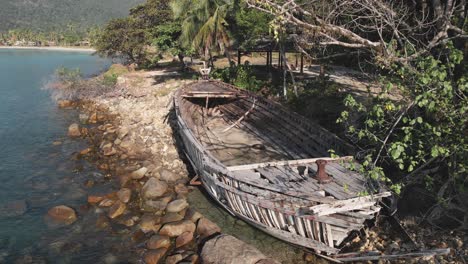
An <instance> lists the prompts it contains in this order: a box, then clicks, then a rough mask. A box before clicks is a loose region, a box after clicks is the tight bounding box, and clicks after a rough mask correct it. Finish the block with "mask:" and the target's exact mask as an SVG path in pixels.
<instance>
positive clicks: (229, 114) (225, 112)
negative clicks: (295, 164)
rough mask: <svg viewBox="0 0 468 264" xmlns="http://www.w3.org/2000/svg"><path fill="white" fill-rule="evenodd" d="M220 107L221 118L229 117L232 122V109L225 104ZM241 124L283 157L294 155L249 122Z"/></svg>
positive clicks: (234, 116) (233, 118)
mask: <svg viewBox="0 0 468 264" xmlns="http://www.w3.org/2000/svg"><path fill="white" fill-rule="evenodd" d="M220 109H221V111H222V113H223V115H224V116H223V118H231V119H232V120H231V121H232V122H233V121H234V120H235V118H236V115H234V114H233V113H232V112H231V111H232V110H229V108H228V107H227V106H221V107H220ZM241 126H243V127H245V128H246V129H247V130H249V131H250V132H251V133H252V134H253V135H255V136H257V137H258V138H261V139H262V140H263V141H265V142H266V143H269V144H270V147H272V148H273V149H275V151H277V152H278V153H282V154H283V155H284V156H285V157H291V158H292V157H294V156H293V153H290V152H289V150H287V149H286V147H285V146H283V145H281V144H277V142H275V141H274V140H273V139H271V138H270V137H267V136H265V135H264V134H263V133H262V131H260V130H259V129H258V128H257V127H255V126H252V125H251V124H249V123H247V122H244V123H243V124H241Z"/></svg>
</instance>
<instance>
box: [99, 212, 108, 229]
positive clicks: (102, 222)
mask: <svg viewBox="0 0 468 264" xmlns="http://www.w3.org/2000/svg"><path fill="white" fill-rule="evenodd" d="M109 225H110V223H109V219H108V218H107V217H106V215H105V214H103V213H101V214H99V216H98V218H97V220H96V227H97V228H99V229H104V228H107V227H108V226H109Z"/></svg>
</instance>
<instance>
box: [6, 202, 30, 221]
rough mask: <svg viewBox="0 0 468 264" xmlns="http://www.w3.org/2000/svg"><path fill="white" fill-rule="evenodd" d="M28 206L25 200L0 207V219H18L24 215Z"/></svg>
mask: <svg viewBox="0 0 468 264" xmlns="http://www.w3.org/2000/svg"><path fill="white" fill-rule="evenodd" d="M27 210H28V204H27V203H26V201H25V200H17V201H11V202H8V203H6V204H5V205H3V206H0V217H2V216H5V217H18V216H21V215H23V214H25V213H26V211H27Z"/></svg>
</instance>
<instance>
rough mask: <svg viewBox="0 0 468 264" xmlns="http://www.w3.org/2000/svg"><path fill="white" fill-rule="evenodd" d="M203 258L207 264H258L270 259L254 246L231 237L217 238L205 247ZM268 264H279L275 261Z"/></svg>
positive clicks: (222, 236) (202, 253)
mask: <svg viewBox="0 0 468 264" xmlns="http://www.w3.org/2000/svg"><path fill="white" fill-rule="evenodd" d="M201 257H202V260H203V263H205V264H256V263H258V262H260V261H263V263H265V262H264V261H266V260H267V259H268V258H267V257H266V256H265V255H263V254H262V252H260V251H259V250H258V249H256V248H254V247H253V246H251V245H249V244H246V243H244V242H242V241H241V240H239V239H237V238H235V237H233V236H229V235H221V236H217V237H215V238H213V239H211V240H209V241H208V242H206V243H205V245H204V246H203V249H202V252H201ZM268 263H278V262H276V261H274V260H271V262H268Z"/></svg>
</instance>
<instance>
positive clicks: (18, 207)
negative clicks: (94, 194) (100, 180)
mask: <svg viewBox="0 0 468 264" xmlns="http://www.w3.org/2000/svg"><path fill="white" fill-rule="evenodd" d="M109 64H110V62H109V60H106V59H101V58H99V57H96V56H92V55H91V53H89V52H68V51H42V50H14V49H0V263H13V262H15V261H16V262H18V261H19V262H20V261H26V262H28V261H29V260H31V259H32V262H34V263H41V262H47V263H50V262H52V263H67V262H68V263H69V262H80V261H84V260H90V259H95V258H97V257H100V256H98V255H93V254H95V253H89V251H88V252H87V253H83V254H81V253H80V254H78V256H73V254H71V253H70V254H68V255H70V256H65V255H66V254H67V250H66V249H67V248H72V250H71V251H73V249H74V248H77V249H80V250H82V249H85V248H86V245H83V244H73V243H72V244H70V243H71V241H70V240H69V239H68V238H74V236H76V234H80V233H84V232H83V231H82V230H80V228H81V227H80V226H77V225H73V226H68V227H62V228H51V227H49V226H47V225H46V223H45V221H44V215H46V214H47V211H48V210H49V209H50V208H51V207H53V206H56V205H60V204H65V205H68V206H72V207H73V206H74V207H75V208H76V207H78V206H80V205H82V204H86V190H85V189H84V188H83V181H84V180H85V178H86V177H88V176H89V174H90V173H91V174H92V173H98V172H93V168H92V166H91V165H90V164H87V163H85V162H83V161H79V160H76V159H73V158H72V157H73V154H74V153H75V152H76V151H79V150H81V149H83V148H85V147H86V143H85V142H84V141H83V140H76V139H75V140H72V139H68V138H67V137H66V132H67V128H68V126H69V125H70V123H72V122H76V120H77V117H76V116H77V113H76V111H74V110H61V109H58V107H57V105H56V103H55V102H54V101H53V100H52V99H51V96H50V94H49V92H48V91H47V90H45V89H42V87H43V86H44V84H45V83H47V82H48V81H49V80H50V79H51V77H52V75H53V74H54V72H55V71H56V69H57V68H59V67H66V68H79V69H80V70H81V73H82V74H83V75H84V76H85V77H86V76H91V75H94V74H98V73H99V72H101V71H103V70H105V69H106V68H107V67H108V66H109ZM77 167H80V168H81V169H80V170H79V172H77V171H78V170H76V168H77ZM67 239H68V240H67ZM54 243H55V244H54ZM64 247H65V249H64ZM69 251H70V250H69ZM86 254H87V255H86ZM89 254H91V256H90V255H89ZM96 254H97V253H96ZM99 254H106V252H105V251H104V252H102V251H101V252H99Z"/></svg>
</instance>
